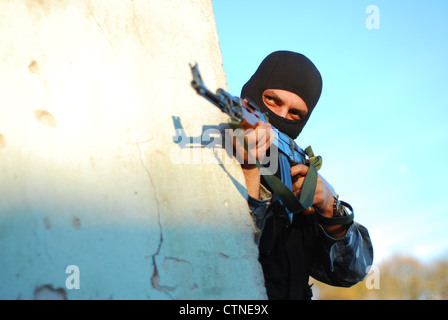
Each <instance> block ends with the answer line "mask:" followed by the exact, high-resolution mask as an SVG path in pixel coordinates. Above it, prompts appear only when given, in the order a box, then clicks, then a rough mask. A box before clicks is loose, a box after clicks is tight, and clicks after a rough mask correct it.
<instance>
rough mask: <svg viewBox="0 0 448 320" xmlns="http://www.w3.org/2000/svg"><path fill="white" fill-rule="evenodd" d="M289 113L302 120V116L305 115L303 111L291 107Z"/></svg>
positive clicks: (295, 118)
mask: <svg viewBox="0 0 448 320" xmlns="http://www.w3.org/2000/svg"><path fill="white" fill-rule="evenodd" d="M289 114H291V116H292V118H293V120H301V119H302V117H303V116H304V115H303V114H302V112H300V111H299V110H297V109H290V110H289Z"/></svg>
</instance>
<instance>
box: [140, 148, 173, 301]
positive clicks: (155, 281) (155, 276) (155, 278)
mask: <svg viewBox="0 0 448 320" xmlns="http://www.w3.org/2000/svg"><path fill="white" fill-rule="evenodd" d="M150 140H151V139H150ZM150 140H146V141H143V142H136V143H135V145H136V146H137V150H138V154H139V159H140V163H141V165H142V167H143V168H144V169H145V171H146V174H147V176H148V178H149V182H150V184H151V187H152V189H153V190H154V199H155V202H156V207H157V224H158V226H159V243H158V245H157V250H156V252H155V253H154V254H152V256H151V258H152V264H153V267H154V270H153V272H152V276H151V285H152V287H153V288H154V289H156V290H159V291H162V292H164V293H166V294H167V295H168V296H169V297H170V298H171V299H174V297H173V296H172V295H171V294H170V293H169V292H170V291H173V290H174V289H175V288H173V287H169V286H163V285H160V277H159V271H158V269H157V261H156V258H157V256H158V255H159V254H160V250H161V248H162V244H163V226H162V222H161V215H160V203H159V199H158V197H157V190H156V186H155V184H154V180H153V178H152V176H151V172H150V171H149V169H148V167H147V166H146V165H145V162H144V161H143V155H142V151H141V149H140V146H139V145H140V144H142V143H147V142H149V141H150Z"/></svg>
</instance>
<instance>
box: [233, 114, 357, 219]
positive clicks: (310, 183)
mask: <svg viewBox="0 0 448 320" xmlns="http://www.w3.org/2000/svg"><path fill="white" fill-rule="evenodd" d="M230 126H231V127H232V129H238V128H241V125H240V124H239V123H233V122H230ZM234 135H235V137H236V138H237V139H238V141H239V143H240V144H241V145H243V146H244V150H245V151H246V152H247V155H248V157H249V158H250V160H251V161H253V162H254V163H255V164H256V166H257V167H258V168H259V169H261V168H263V165H262V164H260V163H259V162H258V160H257V159H254V158H253V157H252V155H251V154H250V153H249V151H248V145H247V142H246V140H245V139H244V133H243V131H242V130H236V131H234ZM305 153H306V154H307V155H308V157H309V169H308V172H307V174H306V176H305V181H304V182H303V186H302V191H301V193H300V197H299V198H297V197H296V196H295V195H294V193H293V192H292V191H291V190H290V189H289V188H288V187H287V186H286V185H285V184H284V183H283V182H282V181H281V180H280V179H279V178H277V177H276V176H275V175H272V174H271V175H269V174H268V175H263V178H264V180H265V181H266V183H267V184H268V185H269V187H270V188H271V189H272V190H273V191H274V193H275V194H276V195H277V197H278V198H279V199H280V200H281V201H282V203H283V205H284V206H285V207H286V208H287V209H288V210H289V211H290V212H292V213H293V214H297V213H300V212H302V211H303V210H305V209H308V208H309V207H311V206H312V205H313V200H314V194H315V192H316V186H317V178H318V174H317V170H319V169H320V167H321V166H322V158H321V157H320V156H314V154H313V151H312V149H311V147H308V148H306V149H305ZM340 202H341V204H342V205H343V206H344V212H345V213H346V214H344V215H342V216H339V217H332V218H328V217H324V216H323V215H322V214H320V212H319V210H317V208H316V214H317V217H318V219H319V221H320V222H321V223H324V224H327V225H347V224H349V223H351V222H352V221H353V219H354V212H353V209H352V207H351V206H350V205H349V204H348V203H346V202H343V201H340ZM345 208H347V209H349V210H350V211H351V212H350V213H348V212H346V210H345Z"/></svg>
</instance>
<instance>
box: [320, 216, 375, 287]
mask: <svg viewBox="0 0 448 320" xmlns="http://www.w3.org/2000/svg"><path fill="white" fill-rule="evenodd" d="M319 228H320V233H321V237H320V243H319V248H320V250H319V251H320V252H319V253H318V258H317V259H316V261H315V263H314V266H313V267H312V269H311V276H312V277H313V278H315V279H316V280H319V281H321V282H324V283H326V284H329V285H333V286H340V287H350V286H352V285H354V284H356V283H358V282H360V281H362V280H364V278H365V276H366V275H367V272H368V267H369V266H371V265H372V263H373V247H372V242H371V240H370V236H369V232H368V231H367V229H366V228H365V227H364V226H362V225H361V224H359V223H356V222H354V223H352V225H351V226H350V227H349V229H348V230H347V233H346V235H345V236H344V237H342V238H339V239H335V238H332V237H330V236H329V235H327V234H326V233H325V231H324V229H323V228H322V227H321V226H319Z"/></svg>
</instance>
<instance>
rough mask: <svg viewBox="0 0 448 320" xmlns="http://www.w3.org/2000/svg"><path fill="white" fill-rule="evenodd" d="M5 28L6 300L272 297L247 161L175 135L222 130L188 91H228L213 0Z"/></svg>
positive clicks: (127, 5) (92, 7)
mask: <svg viewBox="0 0 448 320" xmlns="http://www.w3.org/2000/svg"><path fill="white" fill-rule="evenodd" d="M0 21H1V29H0V34H1V41H0V88H1V89H0V177H1V181H0V194H1V197H2V199H1V201H0V253H1V260H0V284H1V285H0V298H1V299H265V298H266V295H265V288H264V285H263V276H262V272H261V268H260V266H259V264H258V262H257V255H258V251H257V248H256V245H255V243H254V240H253V233H254V226H253V222H252V219H251V217H250V215H249V211H248V207H247V203H246V196H247V195H246V189H245V187H244V177H243V174H242V172H241V169H240V167H239V165H238V164H237V163H235V162H232V163H231V162H223V161H222V158H220V156H219V152H218V147H216V146H215V147H210V146H208V147H205V148H204V147H202V148H201V143H197V142H198V141H199V140H197V139H196V140H194V141H193V142H196V143H193V144H183V143H179V139H178V137H176V135H178V134H179V132H182V133H183V134H184V135H187V136H189V137H201V134H202V132H203V128H204V126H206V127H207V126H211V127H213V126H216V125H218V124H221V123H225V122H226V121H227V116H226V115H224V114H222V113H221V112H220V111H219V110H218V109H217V108H216V107H214V106H213V105H211V104H210V103H208V102H207V101H206V100H204V99H203V98H201V97H200V96H198V95H197V94H196V93H195V91H194V90H193V89H192V88H191V86H190V81H191V72H190V69H189V63H194V62H198V63H199V66H200V69H201V72H202V76H203V78H204V81H205V82H206V83H207V85H208V86H209V87H210V88H212V89H216V88H219V87H221V88H226V78H225V74H224V71H223V68H222V56H221V51H220V48H219V41H218V35H217V31H216V25H215V20H214V15H213V9H212V4H211V2H210V0H163V1H162V0H134V1H132V0H114V1H109V0H90V1H88V0H85V1H80V0H20V1H19V0H2V1H0ZM176 142H177V143H176ZM202 144H204V143H202ZM190 147H191V148H190Z"/></svg>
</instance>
